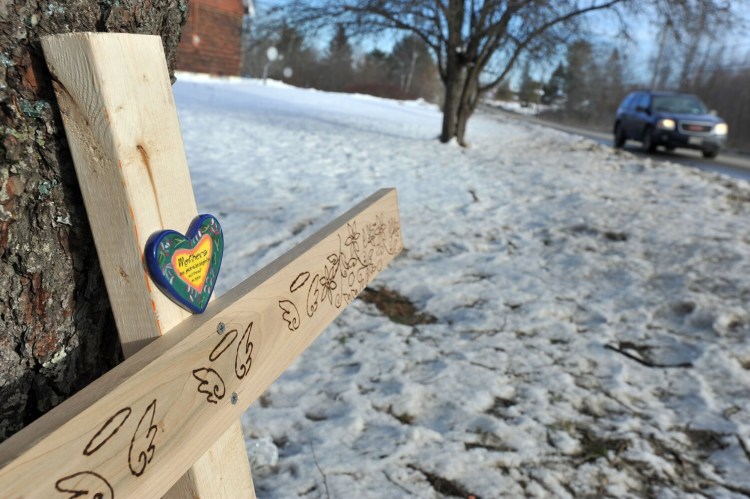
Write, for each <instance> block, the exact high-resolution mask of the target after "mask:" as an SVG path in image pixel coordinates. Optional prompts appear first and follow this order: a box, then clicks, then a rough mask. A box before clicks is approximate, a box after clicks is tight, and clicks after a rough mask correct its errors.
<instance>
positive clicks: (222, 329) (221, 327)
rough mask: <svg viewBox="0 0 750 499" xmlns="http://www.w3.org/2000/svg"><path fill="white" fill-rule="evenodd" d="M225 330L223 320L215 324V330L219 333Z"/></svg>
mask: <svg viewBox="0 0 750 499" xmlns="http://www.w3.org/2000/svg"><path fill="white" fill-rule="evenodd" d="M226 330H227V327H226V326H225V325H224V323H223V322H220V323H219V324H217V325H216V332H217V333H219V334H224V331H226Z"/></svg>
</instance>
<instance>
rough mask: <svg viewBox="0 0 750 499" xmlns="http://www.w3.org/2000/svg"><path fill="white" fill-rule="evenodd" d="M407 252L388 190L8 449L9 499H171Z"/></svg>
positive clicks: (2, 486)
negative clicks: (164, 498)
mask: <svg viewBox="0 0 750 499" xmlns="http://www.w3.org/2000/svg"><path fill="white" fill-rule="evenodd" d="M401 248H402V238H401V226H400V220H399V214H398V201H397V197H396V191H395V190H392V189H391V190H389V189H385V190H381V191H378V192H377V193H375V194H374V195H372V196H370V197H369V198H368V199H366V200H365V201H363V202H362V203H360V204H358V205H357V206H355V207H354V208H352V209H351V210H349V211H348V212H347V213H345V214H344V215H342V216H341V217H339V218H337V219H336V220H335V221H333V222H331V223H330V224H329V225H327V226H326V227H325V228H323V229H321V230H320V231H318V232H317V233H316V234H315V235H314V236H312V237H310V238H309V239H307V240H306V241H305V242H303V243H302V244H300V245H299V246H297V247H296V248H294V249H293V250H292V251H290V252H289V253H287V254H285V255H284V256H282V257H281V258H279V259H278V260H276V261H275V262H273V263H272V264H270V265H268V266H267V267H265V268H264V269H263V270H261V271H260V272H258V273H257V274H255V275H254V276H252V277H250V278H249V279H247V280H245V281H244V282H243V283H242V284H240V285H239V286H237V287H236V288H234V289H233V290H231V291H230V292H228V293H227V294H225V295H224V296H222V297H221V298H219V299H217V300H215V301H214V302H213V303H212V304H211V305H209V307H208V308H207V309H206V312H204V313H203V314H202V315H197V316H194V317H192V318H189V319H187V320H186V321H184V322H183V323H181V324H180V325H178V326H177V327H176V328H174V330H173V331H172V332H171V333H170V334H169V335H166V336H162V337H161V338H158V339H156V340H154V341H153V342H152V343H151V344H149V345H148V346H146V347H145V348H143V349H142V350H141V351H139V352H138V353H136V354H135V355H134V356H132V357H131V358H130V359H128V360H127V361H125V362H124V363H122V364H121V365H119V366H117V367H116V368H114V369H113V370H112V371H110V372H109V373H107V374H106V375H104V376H103V377H102V378H100V379H98V380H97V381H96V382H94V383H92V384H91V385H90V386H88V387H86V388H85V389H84V390H82V391H81V392H80V393H78V394H77V395H76V396H74V397H72V398H71V399H69V400H67V401H65V402H64V403H63V404H61V405H60V406H59V407H58V408H56V409H55V410H53V411H51V412H50V413H48V414H46V415H45V416H43V417H42V418H40V419H39V420H38V421H37V422H35V423H34V424H32V425H30V426H29V427H27V428H25V429H24V430H22V431H21V432H19V433H18V434H16V435H15V436H13V437H12V438H11V439H9V440H8V441H6V442H5V443H3V444H2V445H1V446H0V466H1V467H2V468H1V469H0V491H2V495H3V497H29V498H31V497H55V496H56V495H60V493H61V494H63V495H65V494H67V495H68V496H69V497H73V496H74V495H75V494H76V493H78V491H82V490H88V491H89V493H90V494H91V496H93V494H94V491H98V492H100V493H101V494H102V496H101V497H105V498H106V497H113V496H114V495H116V496H117V497H158V496H161V495H162V494H164V493H165V492H166V491H167V490H168V489H169V487H170V485H171V484H172V483H173V482H174V481H176V480H177V479H178V478H179V477H180V476H181V475H182V474H183V473H184V472H185V471H187V470H188V468H189V467H190V465H191V464H192V463H193V462H194V461H195V460H196V459H198V457H199V456H201V454H202V453H203V452H205V451H206V450H207V449H208V448H209V447H210V446H211V445H212V444H213V442H215V441H216V440H217V439H218V438H219V437H220V436H221V435H222V434H223V433H224V432H225V430H226V429H227V428H229V427H230V425H231V424H233V423H234V422H235V421H236V419H237V418H238V417H239V416H240V414H241V413H242V412H243V411H244V410H245V409H247V407H248V406H249V405H250V404H251V403H252V402H253V401H254V400H256V399H257V398H258V397H259V396H260V395H261V394H262V393H263V391H265V389H266V388H267V387H268V386H269V385H270V384H271V383H272V382H273V380H275V379H276V378H277V377H278V376H279V375H281V373H282V372H283V371H284V369H286V368H287V366H289V364H290V363H291V362H292V361H293V360H294V359H295V358H297V357H298V356H299V354H300V353H302V351H304V349H305V348H306V347H307V346H308V345H309V344H310V342H312V340H313V339H315V338H316V337H317V336H318V335H319V334H320V332H321V331H323V329H324V328H325V327H326V326H327V325H328V324H330V322H331V321H332V320H333V319H334V318H335V317H336V316H337V315H338V314H339V313H340V312H341V311H342V309H343V308H344V307H345V306H346V305H347V304H348V303H350V302H351V301H352V300H353V299H354V298H355V297H356V295H357V294H358V293H359V292H360V291H361V290H362V289H364V287H365V286H366V285H367V284H368V283H369V282H370V281H371V280H372V279H373V278H374V277H375V276H376V275H377V274H378V272H379V271H380V270H382V268H383V267H384V266H385V265H386V264H388V262H390V261H391V259H393V257H394V256H395V255H396V254H397V253H398V252H399V251H400V250H401ZM220 324H221V325H223V327H219V325H220ZM76 497H78V496H76Z"/></svg>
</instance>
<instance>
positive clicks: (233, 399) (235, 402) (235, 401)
mask: <svg viewBox="0 0 750 499" xmlns="http://www.w3.org/2000/svg"><path fill="white" fill-rule="evenodd" d="M237 399H239V397H238V396H237V392H232V397H231V398H230V400H231V401H232V405H236V404H237Z"/></svg>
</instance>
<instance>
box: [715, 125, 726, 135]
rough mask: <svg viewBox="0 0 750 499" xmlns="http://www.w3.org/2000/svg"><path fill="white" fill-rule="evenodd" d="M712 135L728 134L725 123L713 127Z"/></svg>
mask: <svg viewBox="0 0 750 499" xmlns="http://www.w3.org/2000/svg"><path fill="white" fill-rule="evenodd" d="M714 133H715V134H716V135H726V134H728V133H729V127H728V126H727V124H726V123H719V124H718V125H716V126H714Z"/></svg>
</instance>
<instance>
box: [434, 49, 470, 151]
mask: <svg viewBox="0 0 750 499" xmlns="http://www.w3.org/2000/svg"><path fill="white" fill-rule="evenodd" d="M464 73H465V69H464V68H463V67H462V66H460V65H459V64H458V62H455V63H454V64H451V62H450V61H449V62H448V71H447V78H446V81H445V83H444V85H445V100H444V101H443V130H442V132H441V134H440V142H443V143H445V142H448V141H450V140H451V139H452V138H454V137H456V132H457V127H458V114H459V109H460V107H461V95H462V93H463V85H464Z"/></svg>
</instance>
